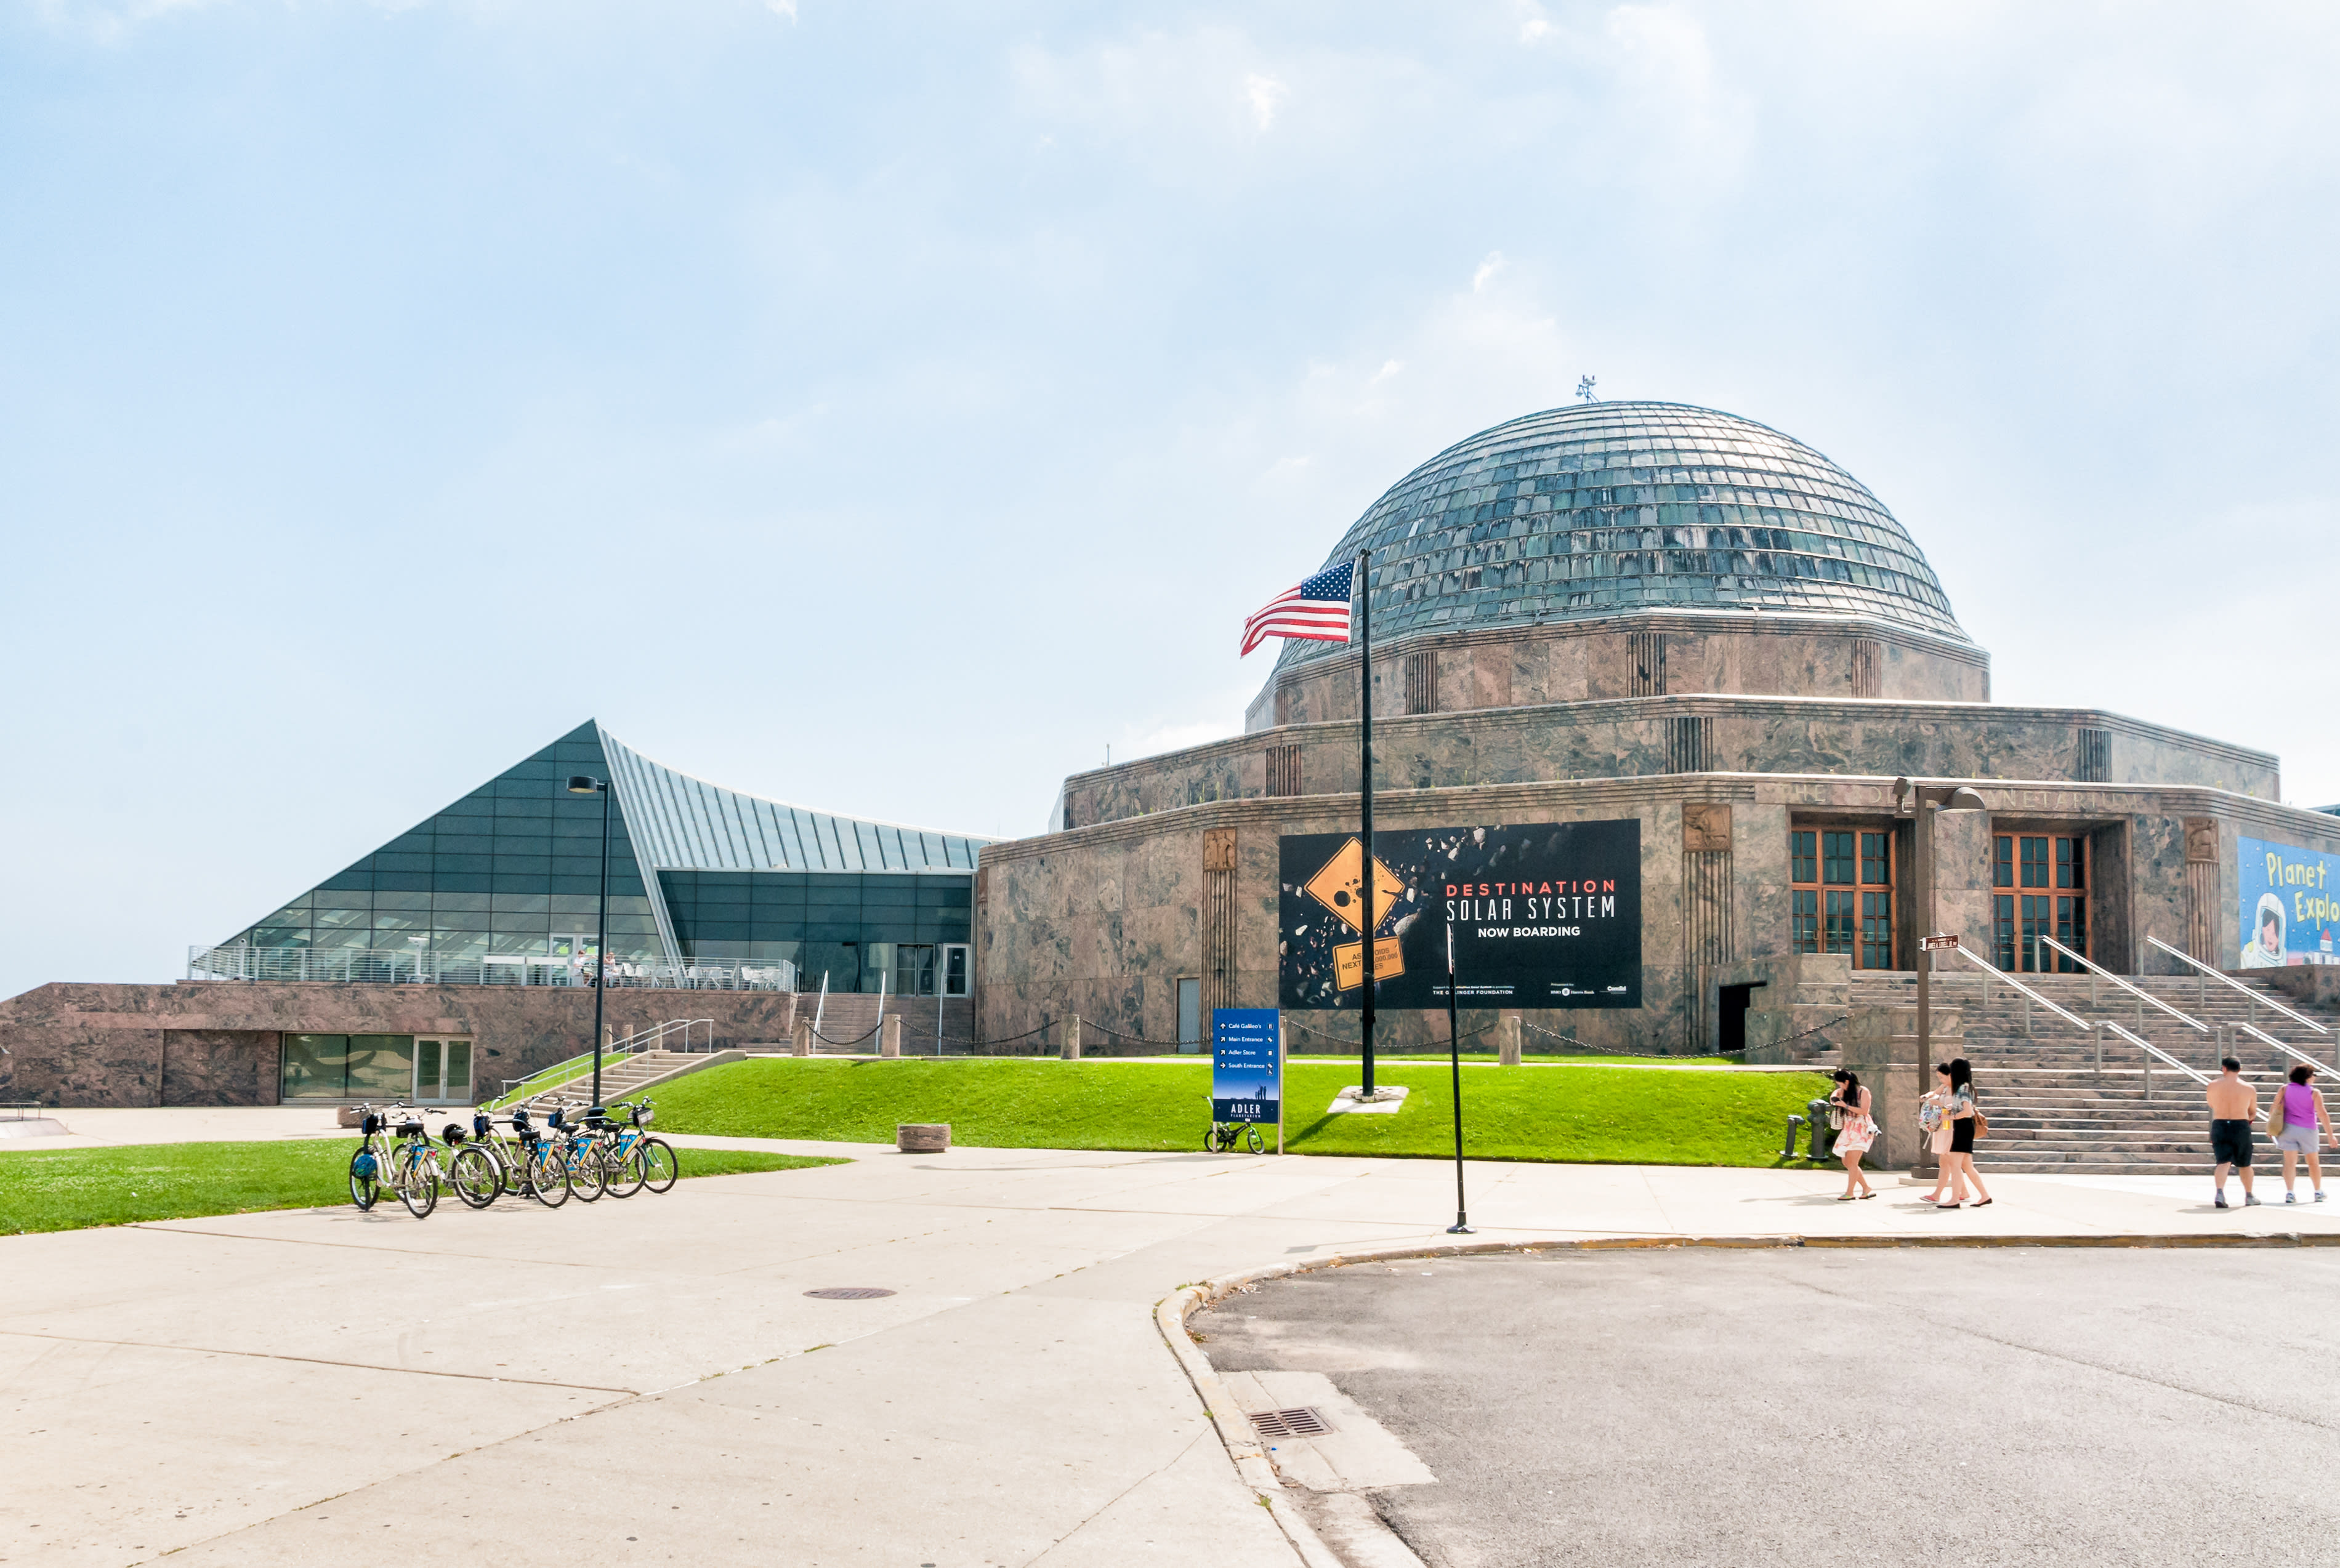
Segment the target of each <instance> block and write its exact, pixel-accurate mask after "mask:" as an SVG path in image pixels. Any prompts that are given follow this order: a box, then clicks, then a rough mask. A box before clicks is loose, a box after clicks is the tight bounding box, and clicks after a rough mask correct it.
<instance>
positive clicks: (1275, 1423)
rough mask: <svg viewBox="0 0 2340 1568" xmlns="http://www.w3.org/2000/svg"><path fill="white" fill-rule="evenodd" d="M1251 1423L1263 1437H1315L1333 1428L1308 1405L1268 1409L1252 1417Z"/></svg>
mask: <svg viewBox="0 0 2340 1568" xmlns="http://www.w3.org/2000/svg"><path fill="white" fill-rule="evenodd" d="M1251 1424H1252V1425H1253V1426H1254V1427H1256V1428H1257V1429H1258V1431H1259V1435H1261V1436H1262V1437H1315V1436H1320V1435H1323V1434H1324V1433H1327V1432H1330V1431H1331V1430H1333V1429H1332V1428H1331V1427H1329V1426H1327V1425H1324V1417H1323V1416H1322V1415H1317V1414H1316V1412H1314V1410H1311V1409H1309V1408H1308V1407H1307V1406H1306V1405H1299V1406H1297V1407H1295V1408H1294V1409H1291V1410H1268V1411H1263V1412H1262V1413H1261V1414H1259V1415H1254V1416H1253V1417H1252V1418H1251Z"/></svg>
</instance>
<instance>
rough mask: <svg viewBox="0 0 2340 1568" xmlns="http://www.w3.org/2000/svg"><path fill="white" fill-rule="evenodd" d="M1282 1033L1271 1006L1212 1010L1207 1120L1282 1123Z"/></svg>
mask: <svg viewBox="0 0 2340 1568" xmlns="http://www.w3.org/2000/svg"><path fill="white" fill-rule="evenodd" d="M1283 1100H1284V1036H1283V1033H1282V1031H1280V1029H1279V1028H1278V1021H1277V1019H1276V1015H1275V1009H1274V1008H1272V1007H1220V1008H1214V1009H1212V1010H1211V1119H1212V1120H1213V1121H1280V1120H1282V1119H1283Z"/></svg>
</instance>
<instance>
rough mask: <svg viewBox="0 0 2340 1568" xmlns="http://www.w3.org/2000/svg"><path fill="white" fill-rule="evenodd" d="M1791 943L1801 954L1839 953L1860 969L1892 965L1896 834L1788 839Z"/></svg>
mask: <svg viewBox="0 0 2340 1568" xmlns="http://www.w3.org/2000/svg"><path fill="white" fill-rule="evenodd" d="M1788 879H1789V883H1790V893H1789V896H1790V901H1791V902H1790V915H1789V918H1790V922H1791V923H1790V929H1789V938H1790V945H1791V946H1792V947H1793V948H1794V949H1795V951H1796V952H1840V953H1845V954H1847V955H1849V957H1850V958H1851V960H1852V966H1853V968H1855V969H1891V968H1893V967H1894V962H1893V835H1892V833H1890V832H1879V831H1871V830H1865V829H1860V828H1799V829H1796V830H1795V831H1794V832H1792V833H1790V834H1789V845H1788Z"/></svg>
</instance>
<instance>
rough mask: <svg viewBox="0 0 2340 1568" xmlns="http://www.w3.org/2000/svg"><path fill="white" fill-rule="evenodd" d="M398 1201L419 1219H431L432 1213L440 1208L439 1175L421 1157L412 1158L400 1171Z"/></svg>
mask: <svg viewBox="0 0 2340 1568" xmlns="http://www.w3.org/2000/svg"><path fill="white" fill-rule="evenodd" d="M398 1200H399V1202H401V1203H403V1204H404V1205H406V1212H407V1213H409V1214H411V1215H412V1216H414V1218H417V1219H428V1218H431V1210H432V1209H434V1208H438V1207H439V1173H438V1172H436V1171H434V1170H432V1169H431V1167H430V1166H428V1165H426V1164H424V1163H423V1161H422V1159H421V1158H420V1157H419V1156H410V1157H409V1158H408V1159H407V1160H406V1162H405V1164H404V1165H403V1166H402V1167H401V1168H400V1169H399V1173H398Z"/></svg>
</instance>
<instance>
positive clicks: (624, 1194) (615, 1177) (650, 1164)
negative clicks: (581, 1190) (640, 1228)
mask: <svg viewBox="0 0 2340 1568" xmlns="http://www.w3.org/2000/svg"><path fill="white" fill-rule="evenodd" d="M656 1103H657V1102H656V1101H655V1100H640V1101H638V1102H634V1103H630V1104H629V1103H623V1102H621V1103H620V1104H617V1105H612V1106H608V1107H604V1108H602V1109H601V1111H600V1115H599V1116H598V1117H596V1116H593V1115H592V1114H591V1113H590V1112H589V1113H588V1115H589V1119H590V1122H591V1124H592V1125H594V1126H595V1129H596V1130H597V1131H598V1133H599V1134H600V1140H601V1164H602V1169H603V1171H604V1173H605V1176H606V1178H607V1182H608V1186H609V1190H610V1194H611V1195H612V1196H614V1197H618V1198H631V1197H632V1196H633V1195H634V1194H635V1193H637V1192H640V1190H641V1189H642V1188H644V1187H648V1188H649V1189H650V1190H651V1191H652V1192H664V1191H666V1190H667V1189H668V1188H670V1187H672V1186H673V1185H674V1182H675V1178H677V1177H678V1176H679V1175H681V1174H682V1166H681V1162H680V1161H679V1160H678V1159H676V1158H675V1153H674V1146H673V1145H672V1144H670V1143H669V1142H667V1140H666V1139H662V1138H653V1137H651V1136H650V1135H649V1133H647V1132H644V1131H643V1130H642V1129H643V1128H645V1127H647V1126H649V1123H650V1122H651V1121H652V1120H653V1119H656V1117H657V1115H658V1112H657V1111H656V1110H654V1109H651V1108H652V1107H653V1106H654V1105H655V1104H656Z"/></svg>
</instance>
